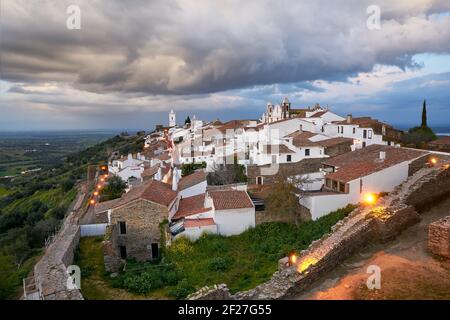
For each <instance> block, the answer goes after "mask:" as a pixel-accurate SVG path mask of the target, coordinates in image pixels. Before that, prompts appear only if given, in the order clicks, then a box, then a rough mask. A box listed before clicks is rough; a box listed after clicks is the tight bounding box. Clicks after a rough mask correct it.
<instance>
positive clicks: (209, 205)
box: [170, 190, 256, 240]
mask: <svg viewBox="0 0 450 320" xmlns="http://www.w3.org/2000/svg"><path fill="white" fill-rule="evenodd" d="M170 221H172V222H173V223H172V224H171V227H170V229H171V231H172V232H173V233H175V238H178V237H180V236H184V237H187V238H189V239H191V240H196V239H198V238H199V237H200V236H201V235H202V234H204V233H216V234H220V235H224V236H231V235H236V234H240V233H242V232H244V231H245V230H247V229H249V228H253V227H255V223H256V222H255V206H254V205H253V202H252V201H251V199H250V197H249V195H248V194H247V192H246V191H237V190H218V191H209V192H206V193H203V194H199V195H195V196H192V197H187V198H182V199H181V200H180V205H179V207H178V211H177V212H176V214H174V215H173V216H171V217H170Z"/></svg>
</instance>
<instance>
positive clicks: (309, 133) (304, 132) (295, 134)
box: [285, 130, 317, 139]
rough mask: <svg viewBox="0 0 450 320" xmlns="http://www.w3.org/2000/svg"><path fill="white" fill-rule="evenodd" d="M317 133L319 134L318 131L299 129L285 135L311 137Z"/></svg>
mask: <svg viewBox="0 0 450 320" xmlns="http://www.w3.org/2000/svg"><path fill="white" fill-rule="evenodd" d="M315 135H317V133H312V132H309V131H300V130H297V131H294V132H292V133H290V134H288V135H286V136H285V137H290V138H295V137H297V136H300V137H302V138H305V139H309V138H311V137H314V136H315Z"/></svg>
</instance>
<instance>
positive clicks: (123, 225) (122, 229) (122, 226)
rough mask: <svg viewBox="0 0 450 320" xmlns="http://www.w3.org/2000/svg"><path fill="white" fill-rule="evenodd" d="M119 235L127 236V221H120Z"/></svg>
mask: <svg viewBox="0 0 450 320" xmlns="http://www.w3.org/2000/svg"><path fill="white" fill-rule="evenodd" d="M119 234H127V224H126V223H125V221H119Z"/></svg>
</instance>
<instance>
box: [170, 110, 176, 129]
mask: <svg viewBox="0 0 450 320" xmlns="http://www.w3.org/2000/svg"><path fill="white" fill-rule="evenodd" d="M176 125H177V120H176V115H175V112H174V111H173V109H172V110H170V112H169V127H175V126H176Z"/></svg>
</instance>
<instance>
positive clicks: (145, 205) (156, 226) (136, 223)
mask: <svg viewBox="0 0 450 320" xmlns="http://www.w3.org/2000/svg"><path fill="white" fill-rule="evenodd" d="M167 216H168V209H167V207H165V206H161V205H159V204H156V203H153V202H149V201H145V200H136V201H134V202H130V203H129V204H127V205H125V206H123V207H120V208H117V209H114V210H113V211H112V213H111V224H113V225H116V226H117V228H118V223H119V222H120V221H124V222H125V223H126V234H119V232H117V235H116V239H115V240H114V241H116V244H117V246H125V247H126V251H127V257H128V258H135V259H136V260H139V261H145V260H150V259H151V257H152V252H151V244H152V243H157V244H158V245H159V243H160V238H161V230H160V224H161V222H162V221H164V219H166V218H167Z"/></svg>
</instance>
